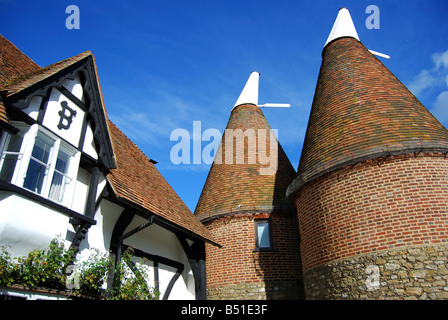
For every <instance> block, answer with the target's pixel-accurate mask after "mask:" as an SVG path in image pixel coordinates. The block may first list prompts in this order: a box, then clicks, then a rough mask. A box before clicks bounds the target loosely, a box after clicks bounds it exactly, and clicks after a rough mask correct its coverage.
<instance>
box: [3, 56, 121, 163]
mask: <svg viewBox="0 0 448 320" xmlns="http://www.w3.org/2000/svg"><path fill="white" fill-rule="evenodd" d="M3 99H4V102H5V104H6V106H7V113H8V116H9V120H10V122H11V121H13V120H18V121H23V122H25V123H27V124H29V125H32V124H35V123H38V124H39V125H42V126H43V127H45V128H46V129H48V130H50V131H52V132H53V133H54V134H56V135H57V136H59V137H61V138H62V139H64V140H66V141H67V142H69V143H70V144H71V145H73V146H74V147H75V148H76V149H78V150H79V151H81V152H82V155H83V157H82V161H84V162H87V163H91V164H92V165H93V164H95V163H96V165H99V166H100V167H102V169H103V170H110V169H113V168H115V167H116V165H115V159H114V154H113V148H112V144H111V140H110V137H109V132H108V124H107V121H106V111H105V108H104V104H103V100H102V95H101V89H100V85H99V82H98V76H97V70H96V65H95V61H94V57H93V55H92V54H91V53H90V52H84V53H82V54H79V55H77V56H75V57H72V58H69V59H66V60H64V61H61V62H58V63H55V64H53V65H50V66H48V67H46V68H42V69H40V70H38V71H37V72H34V73H31V74H28V75H26V76H24V77H19V78H17V79H15V80H13V82H12V83H10V84H9V85H8V86H7V87H6V92H4V93H3Z"/></svg>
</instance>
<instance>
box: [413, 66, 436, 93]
mask: <svg viewBox="0 0 448 320" xmlns="http://www.w3.org/2000/svg"><path fill="white" fill-rule="evenodd" d="M435 81H436V78H435V76H434V74H433V72H432V71H429V70H426V69H423V70H422V71H420V73H419V74H418V75H417V76H415V78H414V80H413V81H412V82H411V84H409V85H408V88H409V90H410V91H411V92H412V93H413V94H414V95H416V96H418V95H419V94H421V93H422V92H423V91H424V90H425V89H426V88H429V87H431V86H432V85H433V84H434V82H435Z"/></svg>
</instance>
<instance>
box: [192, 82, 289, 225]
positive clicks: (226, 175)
mask: <svg viewBox="0 0 448 320" xmlns="http://www.w3.org/2000/svg"><path fill="white" fill-rule="evenodd" d="M250 82H252V83H250ZM253 82H256V84H255V83H253ZM248 85H249V88H252V89H251V90H250V91H251V92H252V93H254V92H257V93H256V94H257V95H258V90H255V89H254V88H255V87H257V88H258V73H257V74H254V73H252V75H251V78H249V81H248ZM248 85H246V87H245V89H244V90H243V93H244V91H246V89H247V88H248ZM242 96H243V94H242ZM249 96H250V99H249V100H253V101H258V96H257V97H254V96H253V95H249ZM254 99H255V100H254ZM239 101H240V102H241V101H242V100H240V99H239ZM238 129H241V131H240V132H242V133H246V134H250V133H253V136H252V138H255V139H254V140H252V141H256V143H249V141H250V139H247V140H246V141H245V143H244V150H239V149H238V147H237V140H236V139H235V140H234V142H233V146H234V148H233V149H234V150H233V152H231V154H230V155H231V157H229V158H231V160H230V161H228V159H229V158H226V150H227V151H229V150H230V148H229V145H228V144H230V143H229V141H230V140H227V138H228V136H229V135H230V134H233V135H235V134H236V133H238V131H237V130H238ZM259 130H261V131H259ZM270 130H271V127H270V126H269V124H268V122H267V120H266V118H265V117H264V115H263V112H262V111H261V110H260V108H259V107H258V106H257V105H255V103H250V102H249V103H248V101H243V103H242V104H240V103H239V102H238V103H237V104H236V105H235V107H234V108H233V110H232V112H231V114H230V118H229V121H228V123H227V127H226V130H225V132H224V134H223V137H222V140H221V145H220V150H221V155H222V157H219V159H218V157H216V158H215V162H214V163H213V164H212V166H211V168H210V172H209V175H208V177H207V180H206V182H205V185H204V188H203V190H202V193H201V196H200V198H199V201H198V204H197V206H196V210H195V215H196V216H198V218H199V219H201V220H204V219H207V218H211V217H216V216H219V215H225V214H229V213H236V212H238V211H245V210H254V209H255V210H273V209H276V208H281V207H283V206H289V203H287V202H286V200H285V192H286V188H287V186H288V185H289V184H290V183H291V182H292V180H293V179H294V177H295V176H296V172H295V170H294V168H293V167H292V165H291V163H290V162H289V160H288V158H287V156H286V154H285V152H284V151H283V149H282V147H281V145H280V143H279V142H278V140H277V138H275V136H274V139H273V141H272V143H274V145H275V147H276V148H277V154H278V156H277V159H275V160H277V164H278V166H277V171H275V170H274V171H269V170H268V168H269V167H270V166H271V165H272V163H268V164H264V165H263V164H261V162H262V161H259V160H260V156H263V155H265V154H266V155H267V158H270V155H271V153H270V146H271V140H270ZM260 132H262V133H263V132H264V133H266V140H265V141H267V143H266V145H267V147H266V149H267V150H266V153H265V151H263V150H262V149H261V148H259V144H258V143H259V141H262V138H261V137H260ZM226 148H227V149H226ZM240 151H244V161H243V163H237V154H238V152H240ZM219 153H220V152H218V154H219ZM250 158H251V159H252V160H249V159H250ZM219 160H222V161H219ZM220 162H221V163H220ZM272 162H274V161H272ZM265 163H266V162H265ZM271 168H273V166H272V167H271ZM263 170H265V171H263Z"/></svg>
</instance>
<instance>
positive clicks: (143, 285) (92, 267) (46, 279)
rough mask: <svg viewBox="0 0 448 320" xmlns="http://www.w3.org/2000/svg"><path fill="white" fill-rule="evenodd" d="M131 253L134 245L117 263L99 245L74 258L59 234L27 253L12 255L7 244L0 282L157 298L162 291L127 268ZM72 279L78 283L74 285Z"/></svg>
mask: <svg viewBox="0 0 448 320" xmlns="http://www.w3.org/2000/svg"><path fill="white" fill-rule="evenodd" d="M132 253H133V250H132V248H128V249H127V250H125V251H124V253H123V255H122V260H121V262H120V263H118V264H117V265H116V266H114V261H113V259H111V257H110V256H109V255H108V254H106V253H101V252H100V251H99V250H98V249H94V250H92V251H91V252H90V254H89V256H88V257H87V258H86V259H79V256H77V257H78V260H77V261H76V260H75V261H73V258H72V256H73V252H72V251H71V250H66V249H65V248H64V243H63V241H62V240H61V239H60V238H55V239H53V240H52V241H51V243H50V245H49V247H48V248H47V249H46V250H39V249H36V250H34V251H31V252H29V253H28V255H27V256H25V257H18V258H11V255H10V254H9V253H8V251H7V249H6V247H2V248H1V250H0V286H10V285H13V284H21V285H25V286H29V287H44V288H51V289H57V290H66V289H72V288H74V289H75V290H74V292H75V293H78V294H81V295H82V294H87V295H89V296H93V297H96V298H97V299H111V300H154V299H158V297H159V293H158V292H156V290H155V289H153V288H151V287H150V286H148V284H147V282H146V280H145V278H144V277H143V276H142V274H141V272H140V270H139V268H138V267H135V266H134V270H133V271H130V269H129V268H128V266H127V265H133V264H132V257H133V255H132ZM14 260H16V262H15V261H14ZM73 266H75V267H74V268H73ZM67 271H71V272H67ZM73 272H75V273H73ZM111 272H114V274H115V276H116V279H117V281H115V282H114V283H112V284H111V288H108V289H107V293H108V294H105V293H106V290H104V289H103V287H104V285H105V284H106V283H107V279H108V276H109V275H110V273H111ZM73 280H75V284H74V285H73V286H72V285H71V281H73Z"/></svg>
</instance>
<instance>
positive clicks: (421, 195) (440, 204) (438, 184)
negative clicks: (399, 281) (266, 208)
mask: <svg viewBox="0 0 448 320" xmlns="http://www.w3.org/2000/svg"><path fill="white" fill-rule="evenodd" d="M447 184H448V160H447V159H445V157H444V155H443V154H424V155H422V154H420V155H419V156H418V158H415V155H414V154H409V155H402V156H395V157H392V158H389V159H387V160H385V161H384V159H383V160H378V159H377V160H369V161H366V162H363V163H359V164H357V165H355V166H349V167H345V168H343V169H340V170H338V171H336V172H333V173H331V174H328V175H326V176H323V177H321V178H319V179H317V180H315V181H313V182H311V183H309V184H308V185H306V186H305V187H304V188H303V189H302V190H301V191H300V192H299V193H298V195H297V196H296V198H295V202H296V205H297V212H298V221H299V227H300V235H301V240H302V241H301V253H302V263H303V269H304V271H307V270H309V269H310V268H313V267H315V266H317V265H320V264H323V263H326V262H329V261H333V260H336V259H340V258H345V257H349V256H353V255H359V254H363V253H368V252H372V251H375V250H383V249H392V248H397V247H400V246H406V245H420V244H436V243H441V242H444V243H446V242H447V239H448V212H447V205H448V187H447Z"/></svg>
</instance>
